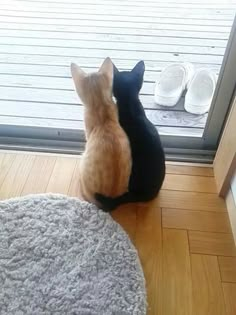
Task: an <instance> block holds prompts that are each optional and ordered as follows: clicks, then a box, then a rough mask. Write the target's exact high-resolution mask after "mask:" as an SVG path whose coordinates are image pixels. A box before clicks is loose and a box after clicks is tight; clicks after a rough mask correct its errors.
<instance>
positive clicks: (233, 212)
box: [225, 189, 236, 244]
mask: <svg viewBox="0 0 236 315" xmlns="http://www.w3.org/2000/svg"><path fill="white" fill-rule="evenodd" d="M225 201H226V206H227V210H228V214H229V220H230V224H231V229H232V232H233V236H234V242H235V244H236V204H235V201H234V197H233V193H232V190H231V189H230V190H229V191H228V194H227V196H226V199H225Z"/></svg>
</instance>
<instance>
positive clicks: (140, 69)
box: [132, 60, 145, 79]
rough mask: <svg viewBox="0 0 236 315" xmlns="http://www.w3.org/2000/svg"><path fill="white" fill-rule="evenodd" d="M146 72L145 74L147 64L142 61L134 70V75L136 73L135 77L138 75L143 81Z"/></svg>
mask: <svg viewBox="0 0 236 315" xmlns="http://www.w3.org/2000/svg"><path fill="white" fill-rule="evenodd" d="M144 72H145V64H144V61H143V60H141V61H139V62H138V63H137V64H136V66H135V67H134V68H133V70H132V73H134V74H135V75H137V76H138V77H139V78H142V79H143V76H144Z"/></svg>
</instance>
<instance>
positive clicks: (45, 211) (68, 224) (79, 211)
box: [0, 194, 146, 315]
mask: <svg viewBox="0 0 236 315" xmlns="http://www.w3.org/2000/svg"><path fill="white" fill-rule="evenodd" d="M0 314H1V315H12V314H16V315H28V314H30V315H41V314H43V315H47V314H56V315H59V314H63V315H72V314H73V315H75V314H80V315H95V314H96V315H97V314H99V315H130V314H132V315H143V314H146V291H145V282H144V277H143V272H142V269H141V266H140V262H139V259H138V256H137V252H136V250H135V248H134V246H133V245H132V243H131V241H130V240H129V238H128V236H127V235H126V233H125V232H124V231H123V229H122V228H121V227H120V226H119V225H118V224H117V223H116V222H114V220H113V219H112V218H111V217H110V215H109V214H107V213H104V212H102V211H101V210H98V209H97V208H96V207H95V206H93V205H91V204H89V203H87V202H82V201H80V200H79V199H77V198H69V197H66V196H63V195H54V194H44V195H31V196H28V197H23V198H16V199H10V200H7V201H1V202H0Z"/></svg>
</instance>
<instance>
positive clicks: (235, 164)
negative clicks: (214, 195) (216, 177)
mask: <svg viewBox="0 0 236 315" xmlns="http://www.w3.org/2000/svg"><path fill="white" fill-rule="evenodd" d="M235 170H236V152H235V153H234V157H233V159H232V161H231V164H230V167H229V169H228V172H227V174H226V176H225V178H224V181H223V184H222V186H221V188H220V190H219V196H220V197H223V198H225V197H226V196H227V193H228V192H229V191H230V186H231V181H232V178H233V175H234V172H235Z"/></svg>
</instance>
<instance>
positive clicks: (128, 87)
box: [95, 61, 165, 211]
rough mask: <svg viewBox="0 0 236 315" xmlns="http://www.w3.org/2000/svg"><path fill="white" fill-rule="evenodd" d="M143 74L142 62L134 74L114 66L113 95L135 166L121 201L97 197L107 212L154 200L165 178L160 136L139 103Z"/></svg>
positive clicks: (133, 165)
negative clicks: (122, 206) (131, 203)
mask: <svg viewBox="0 0 236 315" xmlns="http://www.w3.org/2000/svg"><path fill="white" fill-rule="evenodd" d="M144 71H145V65H144V62H143V61H140V62H139V63H138V64H137V65H136V66H135V67H134V68H133V70H132V71H123V72H119V71H118V69H117V68H116V67H115V66H114V81H113V93H114V96H115V98H116V100H117V105H118V110H119V121H120V124H121V126H122V128H123V129H124V130H125V132H126V134H127V135H128V138H129V141H130V146H131V151H132V162H133V164H132V172H131V177H130V181H129V191H128V192H126V193H125V194H122V195H121V196H119V197H118V198H109V197H108V196H109V195H106V196H104V195H101V194H96V195H95V197H96V199H97V200H98V201H99V202H100V203H101V204H102V207H103V209H104V210H106V211H111V210H113V209H115V208H116V207H117V206H119V205H120V204H122V203H128V202H141V201H149V200H151V199H153V198H155V197H156V196H157V194H158V192H159V190H160V188H161V186H162V183H163V180H164V177H165V155H164V151H163V148H162V144H161V141H160V137H159V134H158V132H157V129H156V127H155V126H154V125H153V124H152V123H151V122H150V121H149V120H148V119H147V117H146V115H145V111H144V109H143V106H142V104H141V102H140V100H139V91H140V89H141V87H142V84H143V76H144Z"/></svg>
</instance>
